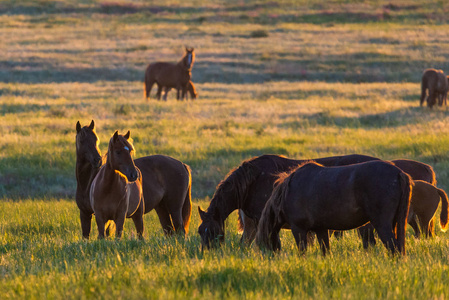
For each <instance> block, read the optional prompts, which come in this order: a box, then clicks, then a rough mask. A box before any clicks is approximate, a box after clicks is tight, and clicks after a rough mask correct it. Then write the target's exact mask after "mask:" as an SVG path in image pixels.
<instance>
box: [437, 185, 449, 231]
mask: <svg viewBox="0 0 449 300" xmlns="http://www.w3.org/2000/svg"><path fill="white" fill-rule="evenodd" d="M437 192H438V194H439V195H440V198H441V213H440V225H441V230H442V231H446V230H447V223H448V222H447V221H448V220H447V218H448V214H449V207H448V200H447V194H446V192H445V191H444V190H442V189H439V188H437Z"/></svg>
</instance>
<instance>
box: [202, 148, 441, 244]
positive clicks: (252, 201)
mask: <svg viewBox="0 0 449 300" xmlns="http://www.w3.org/2000/svg"><path fill="white" fill-rule="evenodd" d="M314 160H315V161H316V162H318V163H320V164H322V165H324V166H328V167H331V166H343V165H349V164H356V163H361V162H366V161H372V160H379V158H376V157H372V156H367V155H359V154H351V155H343V156H331V157H324V158H318V159H314ZM305 161H308V160H295V159H289V158H286V157H283V156H279V155H262V156H258V157H253V158H251V159H249V160H246V161H244V162H243V163H242V164H241V165H240V166H239V167H237V168H235V169H233V170H231V171H230V172H229V173H228V175H227V176H226V177H225V179H224V180H222V181H221V182H220V184H219V185H218V186H217V188H216V190H215V193H214V195H213V197H212V199H211V202H210V205H209V207H208V209H207V211H202V210H201V208H198V210H199V213H200V217H201V220H202V223H201V225H200V227H199V228H198V233H199V234H200V236H201V239H202V244H203V245H205V246H207V247H208V246H209V245H210V244H211V243H212V244H214V245H218V244H219V243H217V242H218V241H220V240H223V239H224V221H225V220H226V218H227V217H228V216H229V214H231V213H232V212H233V211H234V210H236V209H239V227H240V230H242V229H243V235H242V239H241V241H242V242H245V243H247V244H250V243H251V242H252V241H253V240H254V237H255V234H256V230H257V224H258V220H259V219H260V216H261V213H262V210H263V208H264V206H265V203H266V202H267V200H268V198H269V197H270V195H271V193H272V191H273V188H274V183H275V181H276V180H277V174H278V173H282V172H289V171H290V170H291V169H293V168H295V167H297V166H298V165H299V164H302V163H304V162H305ZM392 162H393V163H394V164H396V165H397V166H398V167H399V168H401V169H403V170H405V171H406V173H408V174H409V175H411V176H412V178H413V179H419V180H425V181H429V182H431V183H435V182H436V180H435V172H434V171H433V168H432V167H431V166H429V165H427V164H424V163H421V162H418V161H413V160H408V159H399V160H394V161H392Z"/></svg>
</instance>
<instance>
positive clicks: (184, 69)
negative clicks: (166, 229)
mask: <svg viewBox="0 0 449 300" xmlns="http://www.w3.org/2000/svg"><path fill="white" fill-rule="evenodd" d="M185 50H186V53H185V55H184V56H183V57H182V59H181V60H180V61H179V62H178V63H177V64H173V63H168V62H155V63H152V64H149V65H148V67H147V69H146V71H145V97H146V98H147V99H149V97H150V92H151V88H152V87H153V85H154V84H155V83H156V84H157V85H158V92H157V97H158V100H160V98H161V91H162V88H163V87H165V88H167V89H170V88H175V89H176V91H177V97H176V99H178V100H179V97H180V93H181V92H182V98H184V96H185V94H186V90H187V85H188V83H189V82H190V78H191V77H192V66H193V63H194V61H195V53H194V52H193V50H194V49H193V48H190V49H189V48H187V47H186V48H185ZM164 100H167V93H165V95H164Z"/></svg>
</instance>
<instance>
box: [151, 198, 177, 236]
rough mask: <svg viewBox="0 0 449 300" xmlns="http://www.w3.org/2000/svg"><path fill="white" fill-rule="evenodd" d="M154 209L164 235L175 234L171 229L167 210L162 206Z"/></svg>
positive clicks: (171, 224) (171, 225)
mask: <svg viewBox="0 0 449 300" xmlns="http://www.w3.org/2000/svg"><path fill="white" fill-rule="evenodd" d="M154 209H155V210H156V213H157V215H158V217H159V222H160V223H161V226H162V230H163V231H164V234H165V235H172V234H173V233H174V232H175V229H174V228H173V223H172V221H171V218H170V214H169V213H168V211H167V209H166V208H165V207H164V206H163V205H162V204H159V205H157V206H156V207H155V208H154Z"/></svg>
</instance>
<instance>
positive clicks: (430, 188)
mask: <svg viewBox="0 0 449 300" xmlns="http://www.w3.org/2000/svg"><path fill="white" fill-rule="evenodd" d="M194 61H195V53H194V49H193V48H187V47H186V48H185V54H184V56H183V57H182V58H181V60H180V61H179V62H178V63H176V64H173V63H168V62H155V63H151V64H149V65H148V67H147V69H146V71H145V81H144V83H145V89H144V95H145V97H146V98H147V99H148V98H149V97H150V93H151V89H152V87H153V85H154V84H156V85H157V92H156V98H157V99H158V100H160V99H161V94H162V91H164V96H163V99H164V100H167V94H168V92H169V91H170V89H172V88H174V89H176V91H177V99H178V100H183V99H184V98H186V96H187V93H189V94H190V96H191V99H192V100H193V99H196V97H197V95H198V93H197V92H196V89H195V86H194V84H193V82H192V81H191V77H192V67H193V64H194ZM448 90H449V83H448V76H446V75H445V74H444V72H443V71H442V70H435V69H427V70H425V71H424V73H423V76H422V82H421V98H420V105H421V106H422V105H423V103H424V101H425V100H426V101H427V105H428V106H429V107H430V108H431V107H432V106H433V105H435V104H436V103H437V101H438V105H440V106H442V105H443V104H446V102H447V93H448ZM427 93H428V94H427ZM76 132H77V134H76V179H77V189H76V203H77V205H78V208H79V210H80V220H81V229H82V235H83V237H84V238H86V239H88V238H89V235H90V230H91V222H92V216H93V215H95V220H96V223H97V228H98V237H99V238H104V237H105V236H106V235H109V233H110V226H111V225H112V224H114V226H115V227H116V230H115V232H116V237H118V238H120V237H121V235H122V232H123V225H124V222H125V219H126V218H131V219H132V220H133V222H134V225H135V227H136V231H137V236H138V238H140V239H142V238H143V234H144V222H143V215H144V214H146V213H148V212H150V211H152V210H153V209H155V211H156V213H157V215H158V217H159V220H160V223H161V226H162V229H163V231H164V233H165V234H166V235H172V234H174V233H178V234H182V235H185V234H186V233H187V232H188V229H189V223H190V218H191V214H192V201H191V186H192V175H191V171H190V168H189V166H187V165H186V164H184V163H182V162H181V161H178V160H176V159H174V158H172V157H169V156H164V155H151V156H146V157H141V158H138V159H133V157H132V156H133V152H134V146H133V145H132V143H131V140H130V132H129V131H128V132H127V133H126V134H125V135H120V134H118V132H117V131H116V132H115V133H114V134H113V136H112V137H111V139H110V141H109V145H108V152H107V153H106V154H105V155H104V156H101V153H100V150H99V149H98V144H99V139H98V136H97V134H96V132H95V122H94V121H93V120H92V122H91V123H90V125H88V126H84V127H81V124H80V123H79V122H77V124H76ZM440 202H441V203H442V208H441V214H440V226H441V229H442V230H443V231H445V230H446V228H447V224H448V214H449V208H448V197H447V194H446V193H445V191H444V190H442V189H439V188H437V187H436V177H435V172H434V170H433V168H432V167H431V166H429V165H427V164H424V163H421V162H418V161H413V160H407V159H398V160H393V161H383V160H380V159H379V158H376V157H372V156H366V155H359V154H351V155H344V156H333V157H325V158H317V159H313V160H309V159H308V160H295V159H289V158H286V157H283V156H279V155H262V156H259V157H254V158H252V159H249V160H246V161H244V162H243V163H242V164H241V165H240V166H238V167H237V168H235V169H233V170H231V172H230V173H229V174H228V175H227V176H226V178H225V179H224V180H223V181H221V182H220V183H219V185H218V186H217V188H216V191H215V193H214V195H213V197H212V200H211V202H210V205H209V207H208V208H207V210H206V211H203V210H202V209H201V208H200V207H198V212H199V216H200V218H201V225H200V226H199V228H198V233H199V235H200V236H201V244H202V246H203V247H207V248H210V247H216V246H218V245H220V243H221V242H223V241H224V238H225V220H226V219H227V217H228V216H229V215H230V214H231V213H232V212H233V211H235V210H239V227H240V229H243V234H242V238H241V242H242V243H246V244H248V245H249V244H251V243H252V242H253V240H256V244H257V245H258V246H259V247H260V248H261V249H268V250H273V251H276V250H280V248H281V241H280V238H279V232H280V230H281V229H282V228H285V229H290V230H291V232H292V234H293V237H294V239H295V241H296V244H297V246H298V248H299V249H300V251H301V252H304V251H305V250H306V249H307V245H308V243H310V242H311V241H313V236H311V233H314V234H316V237H317V240H318V242H319V245H320V247H321V251H322V253H323V255H325V254H326V252H327V251H328V250H329V236H330V234H335V235H336V236H341V235H342V232H343V231H346V230H350V229H357V230H358V233H359V235H360V237H361V239H362V243H363V247H364V248H368V247H369V246H370V245H374V244H375V243H376V240H375V235H374V230H375V231H376V232H377V235H378V236H379V238H380V240H381V241H382V243H383V244H384V245H385V247H386V248H387V249H388V250H390V251H391V253H393V254H395V253H401V254H405V229H406V225H407V223H408V224H410V226H412V228H413V230H414V232H415V236H416V237H420V236H421V234H422V233H424V234H425V236H426V237H432V236H433V235H434V230H435V229H434V228H435V224H434V214H435V212H436V210H437V208H438V206H439V203H440Z"/></svg>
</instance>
